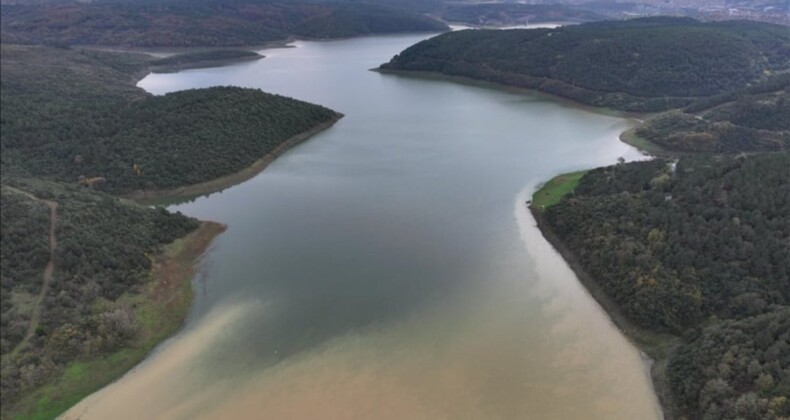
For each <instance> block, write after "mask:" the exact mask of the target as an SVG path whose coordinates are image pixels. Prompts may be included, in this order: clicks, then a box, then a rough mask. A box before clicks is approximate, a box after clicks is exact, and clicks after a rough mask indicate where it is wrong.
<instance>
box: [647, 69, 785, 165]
mask: <svg viewBox="0 0 790 420" xmlns="http://www.w3.org/2000/svg"><path fill="white" fill-rule="evenodd" d="M788 89H790V73H782V74H779V75H777V76H773V77H770V78H768V79H766V80H764V81H762V82H760V83H755V84H753V85H752V86H749V87H747V88H744V89H741V90H737V91H733V92H729V93H726V94H722V95H717V96H713V97H708V98H703V99H700V100H697V101H695V102H694V103H692V104H691V105H689V106H687V107H686V108H684V109H683V110H676V111H671V112H667V113H663V114H660V115H658V116H656V117H654V118H651V119H649V120H648V121H646V122H645V124H643V125H642V126H640V127H639V128H638V129H637V130H636V135H637V136H639V137H642V138H644V139H646V140H649V141H650V142H653V143H655V144H657V145H659V146H661V147H663V148H665V149H668V150H672V151H680V152H715V153H733V152H743V151H746V152H752V151H776V150H788V149H790V92H788Z"/></svg>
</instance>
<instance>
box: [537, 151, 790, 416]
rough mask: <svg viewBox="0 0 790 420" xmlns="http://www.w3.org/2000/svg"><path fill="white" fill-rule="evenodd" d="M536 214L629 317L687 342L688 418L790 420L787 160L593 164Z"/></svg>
mask: <svg viewBox="0 0 790 420" xmlns="http://www.w3.org/2000/svg"><path fill="white" fill-rule="evenodd" d="M543 217H545V220H546V221H547V223H548V226H549V227H550V229H551V231H552V232H554V233H555V234H556V235H558V236H559V238H560V239H561V240H562V242H563V244H564V245H565V246H567V248H569V249H570V250H571V251H572V252H573V254H574V255H575V256H576V257H577V258H578V260H579V262H580V264H581V266H582V267H583V268H584V270H585V271H586V272H588V273H589V274H590V275H591V276H592V277H593V278H594V279H595V281H596V283H597V284H598V285H599V286H600V287H601V288H602V289H603V291H604V292H605V294H606V295H607V296H608V297H609V298H611V299H612V300H613V301H614V302H615V303H616V304H617V305H618V306H619V307H620V308H621V309H622V311H623V313H624V314H625V315H626V316H627V317H628V318H629V319H630V320H631V321H632V322H634V323H635V324H636V325H638V326H640V327H642V328H644V329H645V330H647V331H653V332H664V333H666V332H668V333H672V334H675V335H678V336H681V337H683V339H682V341H681V344H680V345H679V348H678V349H677V350H676V351H675V352H673V353H671V354H670V355H669V360H668V361H667V362H668V369H667V371H668V374H667V376H668V380H669V384H670V387H671V389H672V392H673V394H674V395H675V397H676V400H677V402H678V404H679V405H680V407H681V409H682V410H683V412H685V413H688V414H689V415H690V417H691V418H705V419H736V418H739V419H741V418H742V419H765V418H777V419H778V418H783V417H787V416H788V415H790V403H788V401H787V396H788V395H790V358H788V356H789V355H790V351H789V349H790V348H789V347H788V345H789V344H788V334H790V332H789V331H788V328H789V327H790V309H788V308H789V307H790V306H789V305H790V153H786V152H781V153H773V154H756V155H749V156H745V155H739V156H732V155H722V156H712V155H697V156H686V157H683V158H681V159H680V160H679V161H665V160H654V161H648V162H637V163H629V164H619V165H616V166H611V167H607V168H599V169H594V170H592V171H590V172H588V173H587V174H586V175H585V176H584V177H582V179H581V180H580V181H579V184H578V186H577V187H576V188H575V190H574V191H573V192H572V193H571V194H569V195H567V196H565V197H564V198H563V199H562V200H561V201H560V202H559V203H558V204H556V205H553V206H551V207H548V208H547V209H546V210H545V213H543ZM659 357H661V355H659Z"/></svg>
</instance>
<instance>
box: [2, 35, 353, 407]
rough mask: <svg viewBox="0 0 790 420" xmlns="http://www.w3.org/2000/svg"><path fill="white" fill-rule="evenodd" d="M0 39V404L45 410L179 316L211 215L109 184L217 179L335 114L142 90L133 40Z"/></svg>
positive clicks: (157, 185)
mask: <svg viewBox="0 0 790 420" xmlns="http://www.w3.org/2000/svg"><path fill="white" fill-rule="evenodd" d="M0 48H2V49H1V50H0V52H1V55H0V58H1V60H0V63H1V64H0V65H1V66H2V76H1V77H0V155H1V159H2V174H1V175H2V183H1V184H0V193H1V194H2V200H0V202H1V203H2V206H1V207H0V210H1V211H2V218H1V221H2V223H0V236H2V247H0V287H1V288H2V294H0V296H1V298H0V327H2V328H0V352H1V353H0V354H1V355H2V366H1V369H2V370H1V371H0V399H1V401H0V406H1V407H2V409H1V410H2V412H1V413H2V417H3V418H16V417H19V416H22V417H33V418H51V417H54V416H56V415H58V414H59V413H61V412H63V411H64V410H65V409H67V408H69V407H70V406H71V405H73V404H75V403H76V402H78V401H79V400H80V399H82V398H83V397H85V396H87V395H88V394H90V393H92V392H93V391H95V390H97V389H99V388H101V387H102V386H104V385H106V384H108V383H110V382H111V381H113V380H114V379H116V378H117V377H119V376H120V375H122V374H123V373H124V372H125V371H127V370H128V369H130V368H131V367H133V366H134V365H135V364H136V363H138V362H139V361H140V360H142V359H143V358H144V357H145V356H146V354H147V353H148V352H149V351H150V350H151V349H153V347H154V346H155V345H156V344H157V343H158V342H160V341H161V340H163V339H164V338H166V337H168V336H169V335H171V334H172V333H174V332H175V331H177V329H178V328H179V327H180V325H181V322H182V321H183V318H184V316H185V315H186V312H187V310H188V308H189V305H190V302H191V296H192V288H191V279H192V275H193V269H194V266H195V264H196V263H197V261H198V258H199V257H200V256H201V255H202V254H203V252H204V251H205V250H206V249H207V248H208V247H209V245H210V244H211V242H212V239H213V238H214V237H215V236H216V235H218V234H219V233H221V232H222V231H223V229H224V227H223V226H221V225H219V224H216V223H211V222H200V221H198V220H195V219H193V218H190V217H186V216H183V215H181V214H178V213H177V214H171V213H168V212H167V211H165V210H163V209H161V208H150V207H143V206H139V205H137V204H135V203H134V202H131V201H129V200H126V199H120V198H118V196H119V195H120V196H135V197H138V196H147V195H149V193H151V192H153V193H154V195H161V193H162V192H164V193H166V194H170V193H173V192H178V191H182V192H183V191H187V192H190V193H196V192H198V193H205V192H210V191H213V190H217V189H220V188H224V187H226V186H228V185H230V184H232V183H236V182H239V181H240V180H243V179H245V178H247V177H250V176H252V175H254V174H255V173H257V172H258V171H260V170H261V169H263V168H264V167H265V166H266V164H267V163H268V162H269V161H271V159H273V158H274V157H276V156H277V155H278V154H279V153H282V151H283V150H285V149H286V148H287V147H290V146H292V145H293V144H295V143H296V142H299V141H302V140H304V139H305V138H307V137H308V136H309V135H310V134H313V133H315V132H317V131H320V130H321V129H324V128H327V127H328V126H330V125H331V124H333V123H334V122H335V121H336V120H337V119H338V118H340V114H338V113H336V112H334V111H332V110H330V109H327V108H324V107H321V106H318V105H313V104H309V103H305V102H301V101H297V100H294V99H290V98H286V97H283V96H278V95H271V94H267V93H264V92H261V91H259V90H254V89H241V88H232V87H216V88H208V89H196V90H187V91H181V92H176V93H172V94H168V95H163V96H153V95H149V94H148V93H146V92H145V91H143V90H142V89H139V88H137V87H136V86H135V83H136V81H137V80H138V79H139V78H140V77H141V76H143V75H144V74H146V73H147V72H148V69H149V68H150V66H151V64H152V63H153V62H155V61H154V60H153V59H152V58H151V57H150V56H146V55H142V54H128V53H110V52H103V51H93V50H82V49H70V48H53V47H43V46H21V45H7V44H3V45H2V46H0ZM211 54H213V53H211ZM173 60H179V58H176V59H173ZM189 60H190V58H189V57H188V58H187V61H189ZM195 185H197V188H195ZM110 194H112V195H110Z"/></svg>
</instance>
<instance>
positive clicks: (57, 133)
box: [0, 46, 337, 193]
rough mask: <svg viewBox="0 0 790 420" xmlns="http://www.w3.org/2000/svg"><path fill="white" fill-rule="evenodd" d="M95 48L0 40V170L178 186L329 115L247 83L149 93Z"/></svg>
mask: <svg viewBox="0 0 790 420" xmlns="http://www.w3.org/2000/svg"><path fill="white" fill-rule="evenodd" d="M94 55H95V53H93V52H81V51H72V50H64V49H53V48H44V47H19V46H3V49H2V70H3V76H2V90H1V91H0V100H1V101H2V111H0V120H1V121H2V124H1V125H0V130H2V131H1V133H2V139H0V150H2V173H3V175H12V176H37V177H45V178H48V179H52V180H58V181H64V182H70V183H77V182H83V183H86V184H90V185H93V186H96V187H101V188H102V189H104V190H105V191H108V192H112V193H128V192H131V191H135V190H143V189H163V188H172V187H179V186H184V185H189V184H196V183H200V182H204V181H209V180H212V179H215V178H218V177H221V176H223V175H228V174H231V173H234V172H237V171H239V170H241V169H244V168H246V167H248V166H249V165H251V164H252V163H253V162H255V161H256V160H257V159H260V158H261V157H263V156H264V155H265V154H267V153H268V152H270V151H272V150H273V149H274V148H276V147H277V146H279V145H280V144H281V143H282V142H284V141H286V140H288V139H289V138H291V137H293V136H295V135H297V134H300V133H302V132H305V131H308V130H310V129H313V128H315V127H316V126H319V125H321V124H323V123H328V122H330V121H332V120H333V119H335V118H337V114H336V113H335V112H334V111H332V110H329V109H327V108H324V107H321V106H318V105H312V104H308V103H305V102H301V101H297V100H293V99H290V98H286V97H283V96H278V95H271V94H267V93H263V92H261V91H258V90H253V89H242V88H232V87H216V88H209V89H197V90H188V91H182V92H176V93H171V94H168V95H164V96H158V97H155V96H151V95H147V94H145V92H143V91H142V90H141V89H138V88H135V87H134V86H133V84H132V83H131V80H133V77H132V76H131V75H130V74H129V73H124V72H121V71H118V70H116V68H113V67H111V66H110V65H108V64H106V62H108V61H110V60H111V59H109V58H107V57H111V56H112V54H110V53H103V54H102V55H101V56H100V57H101V58H102V60H99V59H96V58H95V57H94ZM114 55H118V54H114ZM105 56H107V57H105ZM113 63H114V62H113ZM145 64H146V63H145V62H142V63H141V64H140V66H143V65H145ZM116 67H117V65H116ZM129 67H130V68H132V69H134V68H135V66H131V65H129Z"/></svg>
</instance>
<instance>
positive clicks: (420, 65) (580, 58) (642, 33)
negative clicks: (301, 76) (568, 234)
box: [381, 17, 790, 112]
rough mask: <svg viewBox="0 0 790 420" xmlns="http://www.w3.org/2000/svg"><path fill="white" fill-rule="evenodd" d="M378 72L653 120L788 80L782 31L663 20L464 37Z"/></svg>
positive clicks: (788, 50) (409, 54) (786, 37)
mask: <svg viewBox="0 0 790 420" xmlns="http://www.w3.org/2000/svg"><path fill="white" fill-rule="evenodd" d="M381 68H382V69H383V70H397V71H423V72H437V73H442V74H446V75H452V76H464V77H469V78H473V79H478V80H484V81H490V82H496V83H501V84H505V85H511V86H517V87H524V88H532V89H539V90H541V91H544V92H548V93H553V94H557V95H560V96H564V97H567V98H570V99H573V100H576V101H579V102H582V103H585V104H590V105H595V106H604V107H609V108H615V109H620V110H626V111H639V112H652V111H661V110H667V109H671V108H678V107H683V106H686V105H689V104H691V103H692V102H694V101H695V100H696V99H698V98H700V97H707V96H711V95H717V94H722V93H726V92H730V91H734V90H738V89H742V88H744V87H745V86H746V85H747V84H749V83H753V82H756V81H759V80H761V79H763V78H765V77H766V74H771V73H773V72H781V71H787V70H788V69H790V31H787V28H785V27H782V26H778V25H770V24H763V23H756V22H747V21H729V22H711V23H701V22H697V21H695V20H693V19H686V18H666V17H662V18H643V19H634V20H628V21H617V22H614V21H610V22H595V23H588V24H582V25H572V26H565V27H561V28H555V29H531V30H506V31H501V30H469V31H459V32H449V33H445V34H442V35H439V36H437V37H434V38H431V39H429V40H426V41H423V42H420V43H418V44H416V45H414V46H412V47H409V48H407V49H406V50H404V51H403V52H402V53H400V54H398V55H396V56H395V57H393V59H392V60H391V61H390V62H389V63H386V64H384V65H382V66H381Z"/></svg>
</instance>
